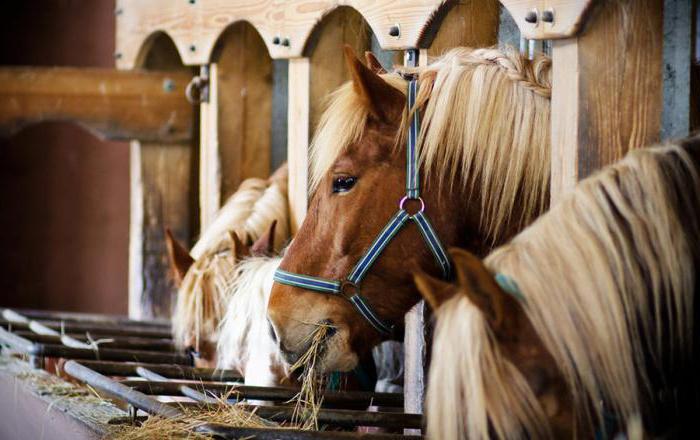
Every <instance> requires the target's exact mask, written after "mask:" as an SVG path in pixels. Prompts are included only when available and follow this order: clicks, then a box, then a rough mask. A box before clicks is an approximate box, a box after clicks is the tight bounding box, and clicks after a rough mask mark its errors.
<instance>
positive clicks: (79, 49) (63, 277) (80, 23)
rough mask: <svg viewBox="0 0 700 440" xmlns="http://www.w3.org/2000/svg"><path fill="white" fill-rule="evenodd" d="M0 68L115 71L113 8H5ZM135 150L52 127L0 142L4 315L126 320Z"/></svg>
mask: <svg viewBox="0 0 700 440" xmlns="http://www.w3.org/2000/svg"><path fill="white" fill-rule="evenodd" d="M5 3H6V4H3V7H2V11H3V26H2V28H0V35H1V36H2V38H1V39H0V41H2V44H0V64H1V65H34V66H37V65H43V66H54V65H58V66H80V67H88V66H90V67H108V68H112V67H113V66H114V58H113V52H114V41H115V35H114V32H115V22H114V2H113V1H109V0H100V1H94V0H42V1H25V2H5ZM128 237H129V146H128V144H126V143H123V142H105V141H100V140H99V139H97V138H95V137H94V136H93V135H92V134H90V133H88V132H86V131H85V130H83V129H82V128H80V127H77V126H74V125H69V124H62V123H51V124H48V123H47V124H41V125H37V126H33V127H30V128H28V129H26V130H24V131H22V132H20V133H18V134H17V135H15V136H13V137H11V138H9V139H1V140H0V243H1V246H0V292H2V293H0V306H13V307H32V308H42V309H61V310H72V311H86V312H105V313H126V311H127V301H128V297H127V285H128V284H127V283H128V243H129V238H128Z"/></svg>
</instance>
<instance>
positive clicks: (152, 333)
mask: <svg viewBox="0 0 700 440" xmlns="http://www.w3.org/2000/svg"><path fill="white" fill-rule="evenodd" d="M41 323H42V324H43V325H45V326H46V327H49V328H51V329H54V330H57V331H61V330H62V331H64V332H66V333H85V332H90V334H92V335H95V336H96V335H110V336H138V337H141V338H160V339H169V338H171V337H172V335H171V333H170V330H169V329H159V328H152V327H144V326H129V325H125V326H118V325H116V324H115V325H100V324H95V323H83V322H61V321H41ZM0 326H2V327H6V328H7V327H9V326H11V327H12V328H13V329H19V330H29V325H28V324H26V323H20V322H11V321H8V320H6V319H0Z"/></svg>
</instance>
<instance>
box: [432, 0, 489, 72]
mask: <svg viewBox="0 0 700 440" xmlns="http://www.w3.org/2000/svg"><path fill="white" fill-rule="evenodd" d="M445 12H446V14H445V16H444V18H441V19H440V20H437V19H436V20H433V22H432V23H431V25H430V26H429V27H428V28H427V29H426V37H425V38H429V39H430V40H429V41H430V43H429V47H428V56H430V57H437V56H440V55H442V54H443V53H444V52H446V51H447V50H449V49H452V48H453V47H459V46H466V47H488V46H493V45H494V44H496V43H497V42H498V18H499V12H500V4H499V3H498V0H461V1H459V2H454V5H453V6H452V7H451V8H449V9H445ZM424 43H427V41H424ZM419 61H421V60H419Z"/></svg>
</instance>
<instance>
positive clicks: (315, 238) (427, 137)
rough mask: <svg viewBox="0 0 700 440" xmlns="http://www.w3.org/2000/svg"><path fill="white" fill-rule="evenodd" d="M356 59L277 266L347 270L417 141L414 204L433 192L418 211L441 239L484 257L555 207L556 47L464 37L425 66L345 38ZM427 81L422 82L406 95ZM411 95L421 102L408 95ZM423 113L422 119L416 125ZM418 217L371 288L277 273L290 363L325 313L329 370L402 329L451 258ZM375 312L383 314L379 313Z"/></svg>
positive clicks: (274, 299)
mask: <svg viewBox="0 0 700 440" xmlns="http://www.w3.org/2000/svg"><path fill="white" fill-rule="evenodd" d="M345 58H346V62H347V64H348V67H349V71H350V73H351V78H352V80H351V81H350V82H348V83H346V84H344V85H343V86H341V87H340V88H339V89H338V90H336V91H335V92H334V93H333V94H332V95H331V96H330V101H329V104H328V107H327V109H326V111H325V112H324V114H323V116H322V118H321V121H320V123H319V128H318V130H317V132H316V133H315V136H314V140H313V142H312V145H311V147H310V179H309V180H310V184H309V186H310V192H311V198H310V202H309V208H308V213H307V215H306V218H305V220H304V222H303V224H302V225H301V227H300V229H299V231H298V233H297V235H296V238H295V240H294V242H293V243H292V244H291V245H290V247H289V248H288V250H287V251H286V254H285V257H284V258H283V260H282V262H281V264H280V270H281V271H282V272H278V273H280V274H282V275H283V276H284V274H285V273H286V274H291V275H292V277H293V276H294V274H305V275H309V276H311V277H323V278H324V279H325V280H328V279H333V280H338V279H342V278H343V277H344V276H345V274H347V273H348V272H349V270H350V269H351V268H352V267H353V265H355V264H356V263H357V262H358V260H359V259H360V256H361V255H362V254H363V253H364V252H365V250H367V249H368V248H369V246H370V243H371V242H372V240H373V239H374V237H375V236H377V234H378V232H379V231H382V228H383V227H384V225H385V222H386V221H387V220H388V219H390V218H392V215H393V214H394V213H395V212H396V207H397V204H399V200H400V199H402V196H403V188H404V181H405V179H406V176H407V175H408V174H409V171H407V170H406V167H407V164H408V162H409V161H408V159H407V158H406V154H407V152H408V151H412V148H409V147H408V146H405V142H407V141H410V142H411V145H413V140H416V141H415V145H416V146H417V149H418V153H417V154H418V156H417V157H416V158H415V161H416V162H417V165H418V166H417V167H415V168H414V170H415V169H419V170H420V172H421V173H422V174H423V178H422V179H421V181H420V186H421V187H422V188H421V189H422V199H420V200H419V199H418V198H415V197H411V199H415V200H407V201H405V204H406V209H411V210H412V212H414V213H415V215H418V213H419V212H418V210H417V207H418V205H419V203H416V202H423V203H424V212H423V210H422V209H421V210H420V212H423V213H424V214H426V215H427V216H429V217H430V219H431V221H432V226H433V228H432V230H433V232H431V235H432V237H436V236H437V237H439V240H440V241H441V242H442V244H443V245H446V246H462V247H467V248H469V249H471V250H472V251H474V252H476V253H477V254H480V255H485V254H486V253H487V251H488V250H489V249H490V248H491V247H492V246H494V245H497V244H502V243H503V242H505V241H506V240H507V239H508V238H510V237H512V236H513V235H515V233H517V232H518V231H519V230H521V229H522V228H523V227H524V226H526V225H528V224H529V223H531V222H532V221H533V219H534V218H536V217H537V216H538V215H540V214H541V213H542V212H544V211H545V210H546V209H547V207H548V200H549V169H550V154H549V145H550V141H549V138H550V123H549V112H550V92H551V86H550V78H551V72H550V70H551V69H550V67H551V61H550V59H548V58H547V57H544V56H540V57H537V58H536V59H535V60H532V61H531V60H528V59H526V58H525V57H523V56H521V55H520V54H518V53H517V52H516V51H514V50H513V49H502V50H501V49H467V48H458V49H453V50H451V51H449V52H447V53H446V54H445V55H443V56H442V57H441V58H439V59H437V60H435V61H434V62H433V63H432V64H430V65H429V66H427V67H420V68H415V69H405V70H403V71H397V72H393V73H388V74H382V73H377V72H376V71H374V69H372V68H368V67H366V66H365V65H363V64H362V62H360V60H358V59H357V57H356V56H355V54H354V53H353V52H352V50H351V49H349V48H347V47H346V49H345ZM409 75H410V77H411V78H413V79H414V80H415V81H411V80H410V78H409ZM416 82H417V84H418V88H419V89H418V92H417V94H415V95H413V92H411V94H408V91H407V88H408V86H409V85H410V84H413V85H415V84H416ZM413 97H415V105H412V106H409V105H407V99H408V98H411V99H413ZM409 107H410V108H409ZM418 117H420V119H422V130H420V133H418V134H417V133H415V131H417V130H412V134H411V136H408V135H407V131H408V129H409V127H412V128H413V127H414V126H415V125H417V124H416V122H414V121H416V120H417V119H418ZM416 134H417V136H415V135H416ZM413 157H414V156H412V161H413V160H414V159H413ZM412 173H413V172H411V175H413V174H412ZM403 205H404V202H402V203H401V206H402V207H403ZM408 205H412V206H408ZM415 215H414V214H410V216H411V218H416V217H415ZM417 229H418V228H414V227H412V226H407V227H406V228H404V229H403V230H401V231H400V232H399V233H398V234H396V235H395V236H394V237H393V240H392V241H391V243H390V244H388V246H386V248H385V249H384V250H383V253H382V254H381V257H379V258H378V259H376V260H374V261H373V263H374V265H373V266H372V269H371V270H369V271H368V272H366V278H365V279H364V281H363V282H362V285H361V286H359V285H357V283H345V282H344V283H340V282H336V281H332V282H330V283H326V284H325V285H328V286H331V287H332V289H334V290H338V289H342V288H344V286H348V288H349V289H350V290H354V293H355V294H354V295H352V296H350V294H342V295H340V294H335V295H323V294H319V293H318V292H317V291H313V290H310V289H308V288H300V287H298V286H293V285H289V284H285V283H283V282H281V281H280V280H279V279H278V277H276V278H275V279H276V280H277V282H276V283H275V284H274V285H273V288H272V293H271V296H270V302H269V306H268V318H269V321H270V326H271V331H272V332H273V334H274V337H275V338H276V340H277V343H278V345H279V346H280V349H281V350H282V352H283V354H284V356H285V359H286V360H287V361H288V362H290V363H294V362H295V361H296V360H297V359H298V358H299V356H300V354H301V353H303V352H304V350H305V348H306V344H307V341H308V340H309V338H308V335H309V334H310V332H311V331H312V330H313V328H314V325H315V324H317V323H330V324H332V326H333V328H334V329H333V330H334V331H332V332H330V333H329V335H330V336H329V337H328V338H327V340H326V347H325V350H324V353H325V355H324V357H323V359H321V360H319V365H320V367H321V368H322V369H324V370H326V371H333V370H339V371H348V370H351V369H352V368H353V367H354V366H355V365H357V363H358V360H359V359H360V358H361V357H363V356H364V355H365V354H366V353H367V352H368V351H369V350H370V349H371V348H372V347H373V346H375V345H376V344H377V343H379V342H380V341H382V340H387V339H391V338H396V339H400V338H401V327H402V325H403V317H404V315H405V313H406V312H407V311H408V310H409V309H410V308H411V307H412V306H413V305H414V304H415V303H417V302H418V301H419V300H420V294H419V292H418V290H417V289H416V288H415V286H414V283H413V277H412V273H413V271H414V270H415V269H416V268H423V269H425V270H426V271H428V272H430V273H437V272H438V270H439V269H438V267H437V266H436V265H434V263H433V254H434V252H432V251H431V250H429V249H428V248H427V247H426V245H425V243H424V240H423V235H422V232H423V230H421V232H419V231H418V230H417ZM307 278H308V277H307ZM345 281H347V280H345ZM335 293H338V292H335ZM347 299H351V301H358V300H360V301H361V302H362V304H359V305H358V304H355V303H353V304H351V302H350V301H347ZM358 307H359V308H364V309H365V311H364V312H361V313H363V314H360V313H358V310H359V308H358ZM367 310H371V311H370V312H367ZM369 314H372V315H374V318H377V319H373V321H381V322H380V323H379V324H384V325H381V326H378V325H376V324H377V322H374V323H370V322H369V318H367V316H368V315H369ZM363 318H365V319H363ZM375 328H377V329H375ZM392 328H393V329H394V330H393V334H391V329H392ZM378 329H383V330H388V331H382V333H380V332H379V331H378Z"/></svg>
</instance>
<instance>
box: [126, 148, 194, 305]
mask: <svg viewBox="0 0 700 440" xmlns="http://www.w3.org/2000/svg"><path fill="white" fill-rule="evenodd" d="M134 143H136V141H135V142H134ZM135 161H138V162H139V163H138V165H136V164H134V162H135ZM132 166H133V167H132V172H136V171H140V175H139V176H132V182H133V184H134V185H135V186H136V188H134V191H133V193H132V209H135V210H136V212H134V213H133V214H132V215H133V217H132V224H131V225H132V228H131V231H130V236H132V237H133V240H134V241H133V242H132V245H133V246H134V248H132V249H131V250H132V253H131V255H132V256H134V257H136V259H135V260H134V261H133V263H134V265H133V266H131V265H130V266H131V267H130V269H131V273H130V276H131V279H130V281H131V282H132V283H133V284H131V286H130V287H131V292H130V297H129V317H130V318H133V319H149V318H166V317H169V316H170V315H171V312H172V306H173V304H172V301H171V300H172V292H174V291H175V285H174V283H173V279H172V276H171V273H170V265H169V262H168V257H167V251H166V247H165V227H168V228H170V230H171V231H173V234H174V235H175V236H176V237H178V239H183V240H184V241H185V242H188V241H189V239H190V237H191V236H192V233H191V231H192V229H193V228H192V224H191V210H190V206H191V205H190V191H191V187H192V168H191V166H192V148H191V147H190V146H189V145H167V144H166V145H162V144H147V143H138V147H136V146H133V145H132ZM137 263H138V264H137Z"/></svg>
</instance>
